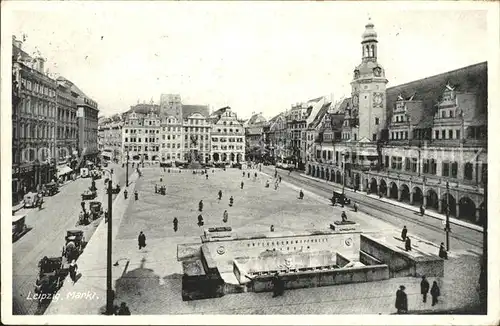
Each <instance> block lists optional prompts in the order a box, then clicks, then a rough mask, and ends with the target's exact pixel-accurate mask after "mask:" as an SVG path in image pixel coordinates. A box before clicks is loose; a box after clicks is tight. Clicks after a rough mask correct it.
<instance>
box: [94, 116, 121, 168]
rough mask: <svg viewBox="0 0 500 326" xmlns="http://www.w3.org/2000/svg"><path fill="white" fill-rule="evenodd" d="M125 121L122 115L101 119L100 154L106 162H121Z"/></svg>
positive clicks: (99, 130) (99, 131) (99, 133)
mask: <svg viewBox="0 0 500 326" xmlns="http://www.w3.org/2000/svg"><path fill="white" fill-rule="evenodd" d="M122 128H123V121H122V117H121V115H120V114H115V115H113V116H111V117H109V118H99V127H98V138H99V141H98V143H99V152H100V153H101V157H102V159H104V160H106V161H115V162H119V161H120V162H121V160H122V158H121V155H122V134H123V131H122Z"/></svg>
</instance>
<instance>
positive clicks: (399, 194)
mask: <svg viewBox="0 0 500 326" xmlns="http://www.w3.org/2000/svg"><path fill="white" fill-rule="evenodd" d="M401 194H402V191H401V189H398V201H401Z"/></svg>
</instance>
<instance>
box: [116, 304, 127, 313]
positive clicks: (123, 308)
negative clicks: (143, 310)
mask: <svg viewBox="0 0 500 326" xmlns="http://www.w3.org/2000/svg"><path fill="white" fill-rule="evenodd" d="M116 314H117V315H130V309H129V308H128V307H127V305H126V304H125V302H122V303H121V304H120V308H118V311H117V312H116Z"/></svg>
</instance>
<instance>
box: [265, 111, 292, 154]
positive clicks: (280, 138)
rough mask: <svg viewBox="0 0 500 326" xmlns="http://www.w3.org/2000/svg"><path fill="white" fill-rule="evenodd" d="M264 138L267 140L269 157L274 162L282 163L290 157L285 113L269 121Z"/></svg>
mask: <svg viewBox="0 0 500 326" xmlns="http://www.w3.org/2000/svg"><path fill="white" fill-rule="evenodd" d="M266 138H268V139H269V148H270V155H271V157H272V158H273V160H274V161H280V162H282V161H283V160H284V159H285V158H287V157H289V156H290V155H291V153H290V150H289V148H290V146H289V144H288V131H287V123H286V113H280V114H278V115H277V116H275V117H273V118H272V119H271V120H269V131H268V135H267V136H266Z"/></svg>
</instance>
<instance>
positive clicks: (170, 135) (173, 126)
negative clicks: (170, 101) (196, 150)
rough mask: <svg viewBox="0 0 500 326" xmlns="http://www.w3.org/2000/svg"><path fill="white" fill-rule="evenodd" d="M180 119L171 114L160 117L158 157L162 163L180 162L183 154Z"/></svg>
mask: <svg viewBox="0 0 500 326" xmlns="http://www.w3.org/2000/svg"><path fill="white" fill-rule="evenodd" d="M182 130H183V127H182V121H179V120H177V118H176V117H175V116H173V115H169V116H163V117H162V119H161V131H160V134H161V140H160V142H161V148H160V157H161V162H162V163H170V164H173V163H174V162H176V161H177V162H180V161H182V160H183V158H184V156H183V153H184V140H183V138H182V135H183V132H182Z"/></svg>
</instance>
